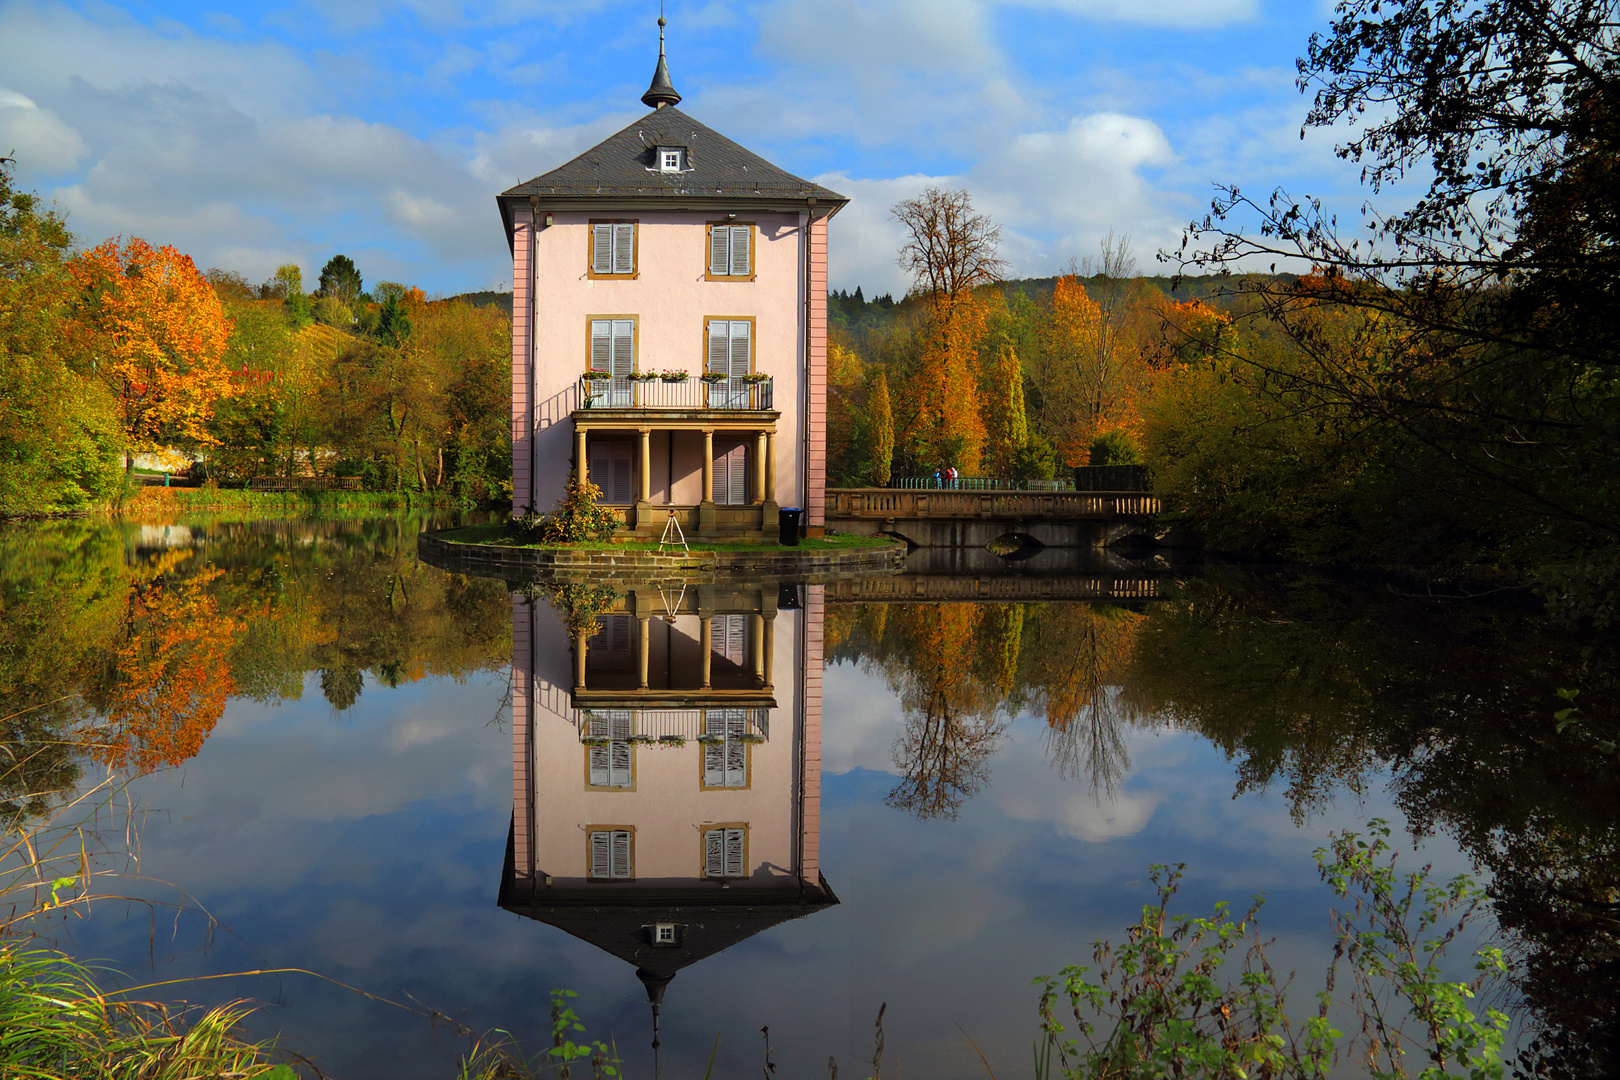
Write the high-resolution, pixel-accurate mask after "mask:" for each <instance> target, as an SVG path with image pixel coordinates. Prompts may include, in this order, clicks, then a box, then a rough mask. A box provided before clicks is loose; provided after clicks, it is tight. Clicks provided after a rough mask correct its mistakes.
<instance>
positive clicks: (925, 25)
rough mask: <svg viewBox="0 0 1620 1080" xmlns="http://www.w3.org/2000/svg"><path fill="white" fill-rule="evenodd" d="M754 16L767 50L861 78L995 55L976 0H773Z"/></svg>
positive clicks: (981, 61) (972, 62)
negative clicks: (840, 70)
mask: <svg viewBox="0 0 1620 1080" xmlns="http://www.w3.org/2000/svg"><path fill="white" fill-rule="evenodd" d="M758 17H759V27H760V35H759V47H760V49H761V50H762V51H763V52H765V53H766V54H768V55H770V56H773V57H776V58H778V59H782V60H786V61H788V62H790V63H795V64H804V65H806V66H807V67H811V68H835V69H844V70H845V71H847V72H849V73H851V74H852V75H853V76H854V77H856V78H859V79H863V80H865V79H873V78H877V77H880V76H886V75H889V74H892V73H897V72H906V71H916V70H925V71H928V72H930V73H943V72H956V73H958V74H960V73H961V72H962V71H963V70H964V69H966V70H974V71H979V70H984V69H986V68H989V67H992V66H994V65H996V64H998V63H999V62H1000V59H1001V57H1000V54H999V52H998V50H997V49H996V48H995V47H994V45H993V44H992V42H993V41H994V39H995V35H994V34H993V33H991V32H990V28H989V26H988V25H987V23H986V19H985V9H984V5H983V4H981V3H979V2H978V0H814V2H810V0H776V2H774V3H769V4H765V5H764V6H762V7H761V8H760V9H759V11H758ZM897 46H903V47H897Z"/></svg>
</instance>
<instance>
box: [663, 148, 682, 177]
mask: <svg viewBox="0 0 1620 1080" xmlns="http://www.w3.org/2000/svg"><path fill="white" fill-rule="evenodd" d="M658 171H659V172H680V171H681V148H680V147H678V146H660V147H659V148H658Z"/></svg>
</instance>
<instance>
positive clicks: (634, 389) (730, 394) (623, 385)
mask: <svg viewBox="0 0 1620 1080" xmlns="http://www.w3.org/2000/svg"><path fill="white" fill-rule="evenodd" d="M771 387H772V381H771V377H770V376H768V375H764V376H761V375H742V376H737V377H734V378H725V379H721V380H719V381H718V382H706V381H704V380H703V379H698V378H689V379H687V380H685V381H684V382H665V381H664V380H663V379H652V380H644V379H634V378H629V377H626V376H613V377H611V378H603V379H585V378H582V379H580V380H579V401H580V406H579V407H580V409H581V410H585V409H592V410H623V409H632V410H655V411H662V412H713V411H726V412H769V411H771V410H773V409H774V408H775V405H774V403H773V402H774V398H775V395H774V393H773V392H772V388H771Z"/></svg>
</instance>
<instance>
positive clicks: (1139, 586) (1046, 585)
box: [827, 574, 1164, 604]
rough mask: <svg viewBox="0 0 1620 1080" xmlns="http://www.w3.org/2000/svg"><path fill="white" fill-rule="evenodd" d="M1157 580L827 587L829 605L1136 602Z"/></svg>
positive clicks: (845, 583)
mask: <svg viewBox="0 0 1620 1080" xmlns="http://www.w3.org/2000/svg"><path fill="white" fill-rule="evenodd" d="M1160 581H1161V579H1159V578H1156V577H1150V576H1148V575H1146V574H1139V575H1111V574H1064V575H1062V576H1052V577H1044V576H1043V577H1023V576H1017V575H1012V574H984V575H981V576H978V577H962V576H949V577H947V576H938V577H935V576H931V575H920V574H899V575H895V576H893V577H869V578H846V579H844V580H842V581H833V582H830V583H829V584H828V585H827V601H828V602H829V603H845V604H856V603H880V604H884V603H888V604H939V603H973V602H979V603H1008V602H1039V601H1044V600H1093V601H1104V602H1107V601H1119V602H1135V601H1139V600H1159V599H1162V598H1163V596H1164V593H1163V592H1162V591H1161V588H1160Z"/></svg>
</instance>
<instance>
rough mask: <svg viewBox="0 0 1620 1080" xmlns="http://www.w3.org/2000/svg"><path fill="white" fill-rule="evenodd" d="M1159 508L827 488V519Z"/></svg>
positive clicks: (1093, 497) (1109, 496)
mask: <svg viewBox="0 0 1620 1080" xmlns="http://www.w3.org/2000/svg"><path fill="white" fill-rule="evenodd" d="M1159 510H1160V504H1159V500H1158V499H1157V498H1155V497H1154V496H1152V495H1147V494H1143V493H1140V492H1134V491H1095V492H1094V491H1049V492H1040V491H1005V490H997V491H957V490H928V491H919V490H899V489H894V488H828V489H827V516H828V517H829V518H863V517H864V518H933V519H938V518H1048V519H1058V520H1079V519H1086V520H1110V519H1113V518H1119V517H1151V516H1152V515H1154V514H1157V513H1159Z"/></svg>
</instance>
